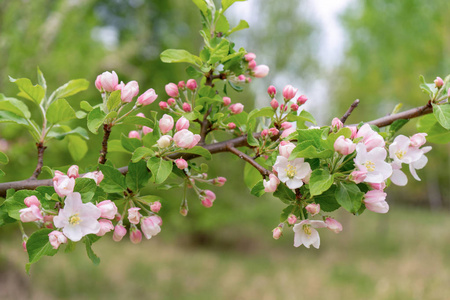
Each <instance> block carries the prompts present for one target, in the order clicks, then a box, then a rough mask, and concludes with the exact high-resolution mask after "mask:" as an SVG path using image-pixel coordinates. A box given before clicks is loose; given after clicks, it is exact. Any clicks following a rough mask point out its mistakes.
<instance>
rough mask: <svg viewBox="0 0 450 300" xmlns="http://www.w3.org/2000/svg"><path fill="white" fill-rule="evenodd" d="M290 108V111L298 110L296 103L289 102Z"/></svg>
mask: <svg viewBox="0 0 450 300" xmlns="http://www.w3.org/2000/svg"><path fill="white" fill-rule="evenodd" d="M291 110H292V111H297V110H298V105H297V104H296V103H292V104H291Z"/></svg>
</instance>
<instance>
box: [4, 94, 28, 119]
mask: <svg viewBox="0 0 450 300" xmlns="http://www.w3.org/2000/svg"><path fill="white" fill-rule="evenodd" d="M0 110H7V111H10V112H12V113H14V114H16V115H18V116H20V117H23V118H26V119H29V118H30V117H31V114H30V111H29V110H28V106H26V104H25V103H23V102H22V101H20V100H17V99H15V98H9V97H5V96H4V95H3V94H0Z"/></svg>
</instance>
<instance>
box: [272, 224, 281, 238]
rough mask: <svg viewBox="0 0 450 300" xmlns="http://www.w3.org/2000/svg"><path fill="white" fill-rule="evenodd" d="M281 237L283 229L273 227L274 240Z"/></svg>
mask: <svg viewBox="0 0 450 300" xmlns="http://www.w3.org/2000/svg"><path fill="white" fill-rule="evenodd" d="M282 235H283V228H281V227H280V226H278V227H275V229H274V230H272V236H273V238H274V239H275V240H278V239H279V238H280V237H281V236H282Z"/></svg>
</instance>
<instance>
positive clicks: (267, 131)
mask: <svg viewBox="0 0 450 300" xmlns="http://www.w3.org/2000/svg"><path fill="white" fill-rule="evenodd" d="M268 135H269V129H263V130H262V131H261V136H262V137H266V136H268Z"/></svg>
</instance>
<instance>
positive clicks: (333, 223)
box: [325, 218, 342, 233]
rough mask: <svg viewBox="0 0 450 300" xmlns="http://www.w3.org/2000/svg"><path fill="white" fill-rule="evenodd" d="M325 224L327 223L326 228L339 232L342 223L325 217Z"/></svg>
mask: <svg viewBox="0 0 450 300" xmlns="http://www.w3.org/2000/svg"><path fill="white" fill-rule="evenodd" d="M325 225H327V228H328V229H330V230H331V231H334V232H335V233H339V232H341V231H342V224H341V223H339V222H338V221H336V220H335V219H332V218H326V219H325Z"/></svg>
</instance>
